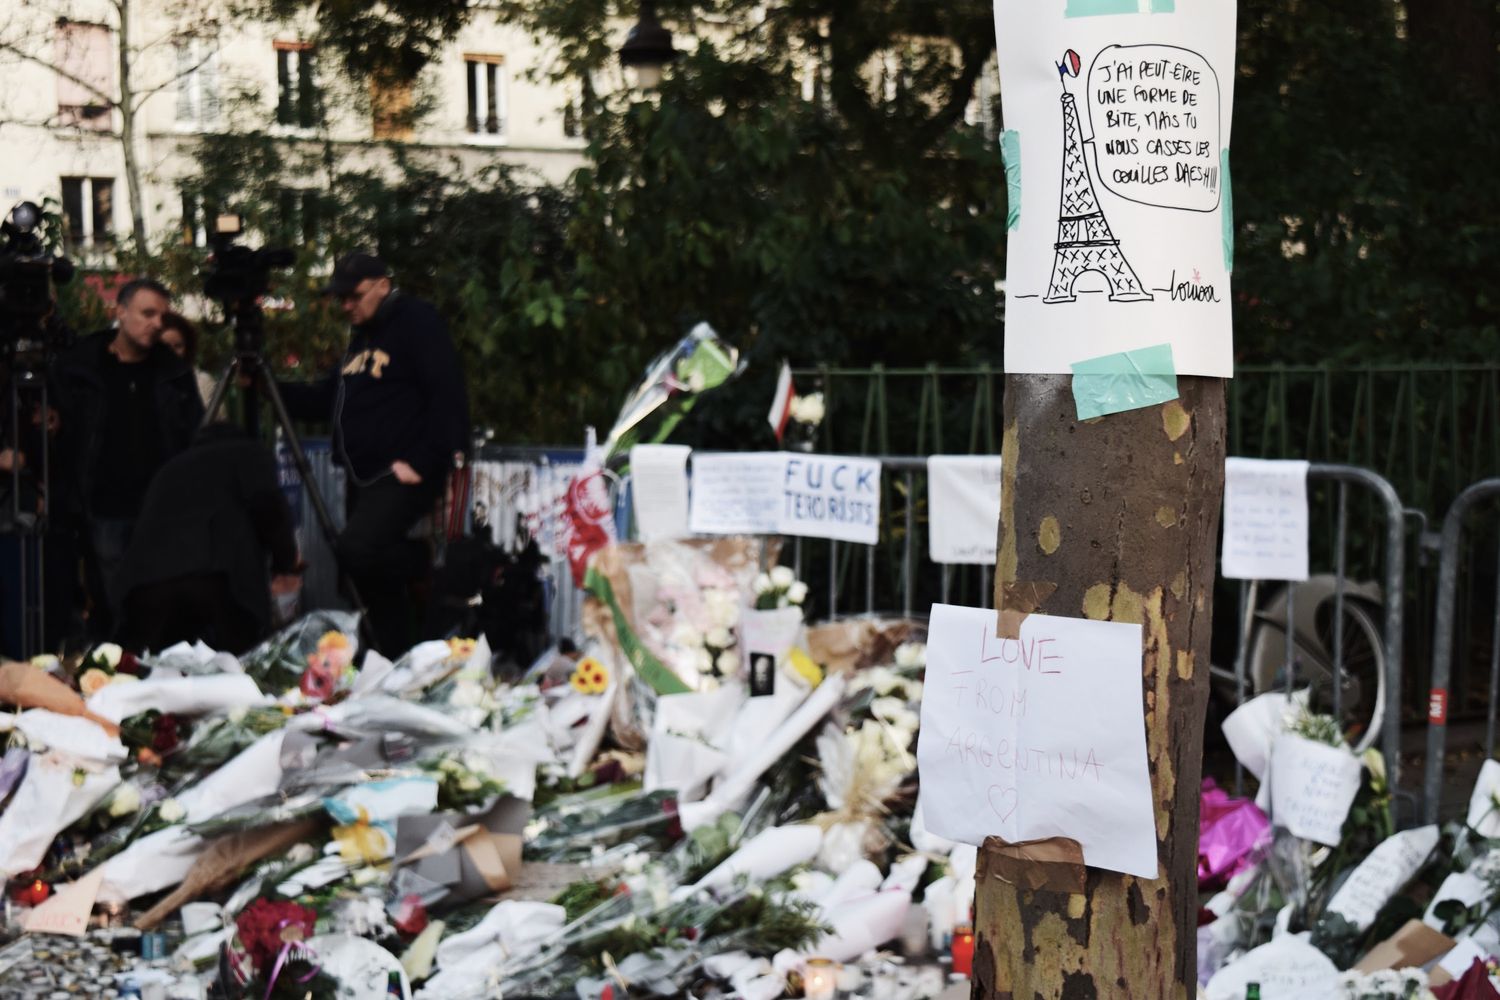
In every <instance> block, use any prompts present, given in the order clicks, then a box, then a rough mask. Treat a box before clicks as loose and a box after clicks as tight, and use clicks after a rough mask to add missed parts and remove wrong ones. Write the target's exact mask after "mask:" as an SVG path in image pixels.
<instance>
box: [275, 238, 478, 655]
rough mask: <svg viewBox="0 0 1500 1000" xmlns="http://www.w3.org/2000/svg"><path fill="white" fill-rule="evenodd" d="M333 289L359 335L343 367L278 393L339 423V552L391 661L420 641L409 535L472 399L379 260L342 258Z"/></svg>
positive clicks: (438, 488) (412, 301) (439, 339)
mask: <svg viewBox="0 0 1500 1000" xmlns="http://www.w3.org/2000/svg"><path fill="white" fill-rule="evenodd" d="M327 292H328V294H330V295H332V296H335V297H337V298H338V300H339V302H340V304H341V305H342V307H343V310H344V314H345V315H346V316H347V317H348V318H349V323H350V325H351V326H352V328H353V334H352V336H351V338H350V341H349V348H348V350H347V351H346V352H345V354H344V360H343V363H342V365H341V366H340V370H339V371H338V372H337V373H335V374H332V375H330V376H329V377H327V378H326V379H324V380H323V381H321V382H318V383H314V384H311V385H300V386H298V385H285V386H282V395H283V397H284V398H285V400H286V404H287V408H288V409H289V410H290V411H291V412H292V413H293V415H295V416H297V417H299V418H301V419H317V420H326V419H328V417H329V415H330V414H332V416H333V438H334V450H335V454H336V455H337V457H338V459H339V461H340V462H341V463H342V464H343V466H344V468H345V470H346V471H347V472H348V477H349V490H350V504H349V519H348V522H347V524H346V525H345V527H344V531H343V533H342V534H340V536H339V539H338V543H337V546H336V551H337V554H338V557H339V562H340V564H341V565H342V566H343V568H344V570H345V571H347V572H348V573H349V576H350V578H351V579H352V580H353V581H354V584H355V586H356V587H357V588H358V589H359V592H360V597H361V598H362V599H363V600H364V603H365V606H366V608H367V609H368V611H369V614H370V625H371V629H372V631H373V634H374V636H375V641H376V645H377V646H378V647H379V649H380V650H381V651H382V652H384V653H387V654H388V655H392V656H394V655H398V654H400V653H402V652H404V651H405V649H406V647H407V646H408V645H410V643H411V641H412V638H413V636H412V632H411V621H410V617H411V615H410V612H411V606H410V602H409V601H408V600H407V599H406V597H407V591H408V587H409V585H410V584H411V582H412V581H413V580H415V579H418V578H420V577H422V576H424V575H425V573H426V571H427V567H428V559H429V554H428V550H427V547H426V546H425V545H424V544H422V543H421V542H418V541H415V540H413V539H411V538H410V537H409V535H410V532H411V529H412V527H413V525H415V524H416V523H417V521H418V520H420V519H421V517H422V515H423V514H425V513H427V512H428V511H430V510H431V509H432V506H433V502H434V501H435V500H436V499H437V498H438V497H440V496H441V495H442V493H443V488H444V486H445V485H446V483H447V479H448V473H449V471H450V470H451V469H452V468H453V461H454V455H455V454H456V453H461V452H462V451H463V450H464V449H465V447H466V445H467V440H468V426H469V409H468V400H467V394H466V392H465V390H464V382H463V375H462V373H461V371H460V369H459V363H458V356H457V354H455V353H454V350H453V343H452V341H450V340H449V339H448V330H447V326H446V325H445V324H444V323H443V320H442V318H441V317H439V316H438V314H437V311H436V310H435V309H433V308H432V306H430V305H428V304H427V303H426V302H423V301H421V300H420V299H416V298H413V297H412V296H409V295H405V294H403V293H402V292H401V291H400V290H399V289H397V288H395V287H394V285H393V284H392V282H391V275H390V271H389V270H388V269H387V268H386V266H385V263H384V262H383V261H381V260H380V258H378V257H374V256H371V255H370V254H363V253H353V254H349V255H347V256H345V257H343V258H341V259H340V260H339V262H338V263H337V265H335V267H334V269H333V278H332V281H331V282H330V283H329V285H328V288H327Z"/></svg>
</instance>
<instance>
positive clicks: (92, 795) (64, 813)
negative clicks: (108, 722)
mask: <svg viewBox="0 0 1500 1000" xmlns="http://www.w3.org/2000/svg"><path fill="white" fill-rule="evenodd" d="M90 725H93V723H90ZM95 728H96V729H97V728H98V727H97V726H96V727H95ZM75 763H76V762H75V761H74V760H72V759H71V758H68V757H65V756H63V755H62V754H46V755H38V754H33V755H32V758H31V763H30V764H28V765H27V767H26V776H25V777H24V778H22V779H21V784H20V785H19V786H18V787H17V788H16V790H15V792H14V793H13V794H12V795H11V799H10V803H9V804H8V805H7V806H6V807H5V812H4V813H0V878H11V877H12V876H15V875H18V874H20V873H21V872H24V871H30V870H31V869H33V868H35V867H36V866H37V865H39V864H41V863H42V858H43V857H44V856H45V855H46V853H47V848H48V847H50V846H51V845H52V839H53V838H54V837H56V836H57V835H58V834H59V833H61V832H62V831H63V830H66V829H67V828H68V827H70V826H72V825H73V824H74V823H75V822H77V821H78V820H79V819H80V818H82V817H83V816H84V815H85V814H87V813H88V811H89V810H90V809H92V808H94V806H96V805H98V804H99V803H100V802H101V801H103V800H104V797H105V796H106V795H108V794H109V793H110V792H112V791H113V790H114V788H115V786H116V785H118V784H119V783H120V769H119V768H117V767H107V768H103V769H101V770H99V771H85V772H84V775H83V780H82V782H80V783H77V784H75V783H74V770H75Z"/></svg>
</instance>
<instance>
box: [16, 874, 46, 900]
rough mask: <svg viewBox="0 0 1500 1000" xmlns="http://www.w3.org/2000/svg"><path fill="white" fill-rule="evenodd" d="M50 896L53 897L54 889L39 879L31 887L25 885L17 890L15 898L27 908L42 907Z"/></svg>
mask: <svg viewBox="0 0 1500 1000" xmlns="http://www.w3.org/2000/svg"><path fill="white" fill-rule="evenodd" d="M50 895H52V887H51V886H49V885H48V884H47V883H46V882H43V881H42V880H41V879H37V880H36V881H34V882H32V883H31V884H30V885H23V886H22V887H21V888H20V889H18V890H16V895H15V898H16V902H18V903H24V904H25V905H27V906H40V905H41V904H42V903H44V902H46V901H47V897H48V896H50Z"/></svg>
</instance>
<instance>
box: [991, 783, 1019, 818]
mask: <svg viewBox="0 0 1500 1000" xmlns="http://www.w3.org/2000/svg"><path fill="white" fill-rule="evenodd" d="M986 794H987V795H988V798H989V802H990V808H991V809H992V810H994V813H995V815H996V816H999V817H1000V822H1002V823H1004V822H1005V821H1006V820H1008V819H1010V818H1011V816H1013V815H1015V812H1016V805H1017V799H1018V798H1019V796H1017V795H1016V790H1015V789H1014V788H1003V787H1001V786H1000V785H991V786H990V788H989V792H988V793H986Z"/></svg>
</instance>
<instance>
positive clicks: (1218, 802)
mask: <svg viewBox="0 0 1500 1000" xmlns="http://www.w3.org/2000/svg"><path fill="white" fill-rule="evenodd" d="M1270 829H1271V823H1270V821H1269V820H1267V819H1266V814H1265V813H1263V812H1261V811H1260V809H1259V807H1257V806H1256V804H1255V803H1254V802H1252V801H1250V800H1249V799H1236V798H1233V797H1231V796H1230V795H1229V793H1228V792H1226V791H1224V790H1223V789H1222V788H1220V787H1219V786H1218V785H1217V784H1215V782H1214V780H1213V779H1212V778H1205V779H1204V781H1203V792H1202V800H1201V804H1200V806H1199V812H1198V882H1199V884H1200V885H1206V884H1210V883H1218V882H1223V881H1227V880H1228V879H1229V878H1230V877H1231V876H1233V875H1235V874H1237V873H1238V872H1240V871H1241V870H1243V869H1244V868H1246V867H1247V866H1248V865H1249V864H1250V860H1251V854H1252V853H1253V852H1254V851H1255V849H1256V847H1258V846H1260V845H1261V844H1262V842H1263V841H1264V839H1265V838H1266V836H1267V834H1268V833H1269V831H1270Z"/></svg>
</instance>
